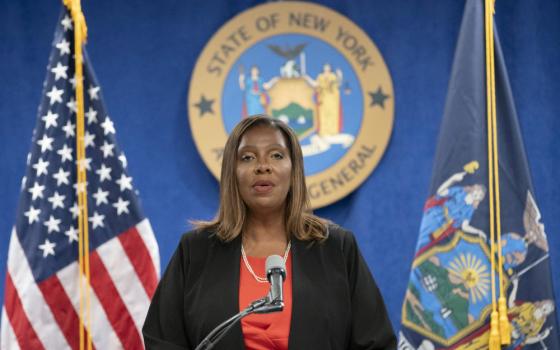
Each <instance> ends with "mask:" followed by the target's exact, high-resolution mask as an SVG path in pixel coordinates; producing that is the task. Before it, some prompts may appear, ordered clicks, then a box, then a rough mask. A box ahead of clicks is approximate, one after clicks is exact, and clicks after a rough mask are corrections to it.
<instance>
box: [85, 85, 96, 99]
mask: <svg viewBox="0 0 560 350" xmlns="http://www.w3.org/2000/svg"><path fill="white" fill-rule="evenodd" d="M98 93H99V86H90V87H89V89H88V94H89V98H90V99H92V100H99V96H97V94H98Z"/></svg>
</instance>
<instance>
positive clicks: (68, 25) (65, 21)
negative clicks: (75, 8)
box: [60, 16, 72, 32]
mask: <svg viewBox="0 0 560 350" xmlns="http://www.w3.org/2000/svg"><path fill="white" fill-rule="evenodd" d="M60 24H62V27H64V31H65V32H66V31H67V30H70V29H72V19H70V17H68V16H64V18H63V19H62V21H60Z"/></svg>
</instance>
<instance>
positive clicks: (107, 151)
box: [99, 141, 115, 158]
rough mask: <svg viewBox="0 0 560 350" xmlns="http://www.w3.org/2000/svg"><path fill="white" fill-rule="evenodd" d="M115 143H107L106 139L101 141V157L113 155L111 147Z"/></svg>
mask: <svg viewBox="0 0 560 350" xmlns="http://www.w3.org/2000/svg"><path fill="white" fill-rule="evenodd" d="M114 147H115V145H113V144H110V143H108V142H107V141H103V146H101V147H99V148H100V149H101V151H102V152H103V158H107V157H108V156H112V155H113V148H114Z"/></svg>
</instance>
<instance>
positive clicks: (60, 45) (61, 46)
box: [56, 39, 70, 56]
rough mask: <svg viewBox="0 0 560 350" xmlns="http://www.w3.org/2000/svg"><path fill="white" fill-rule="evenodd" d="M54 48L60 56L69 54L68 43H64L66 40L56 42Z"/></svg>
mask: <svg viewBox="0 0 560 350" xmlns="http://www.w3.org/2000/svg"><path fill="white" fill-rule="evenodd" d="M56 48H57V49H58V50H59V51H60V56H63V55H65V54H70V43H69V42H68V41H66V39H62V41H60V42H58V43H57V44H56Z"/></svg>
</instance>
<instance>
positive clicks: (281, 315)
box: [239, 254, 292, 350]
mask: <svg viewBox="0 0 560 350" xmlns="http://www.w3.org/2000/svg"><path fill="white" fill-rule="evenodd" d="M247 260H248V261H249V264H251V267H252V268H253V271H254V272H255V273H256V274H257V276H261V277H265V276H266V274H265V271H264V269H265V262H266V258H255V257H250V256H248V257H247ZM240 265H241V267H240V273H239V309H240V310H243V309H245V308H246V307H247V306H249V304H250V303H251V302H252V301H254V300H256V299H260V298H262V297H263V296H265V295H267V294H268V291H269V289H270V284H268V283H259V282H257V280H255V278H254V277H253V275H252V274H251V273H250V272H249V270H248V269H247V267H246V266H245V263H244V262H243V258H241V264H240ZM283 294H284V310H283V311H282V312H274V313H270V314H252V315H249V316H247V317H245V318H243V319H242V320H241V329H242V331H243V339H244V341H245V349H247V350H287V349H288V339H289V336H290V321H291V318H292V254H289V255H288V259H287V260H286V280H285V281H284V286H283Z"/></svg>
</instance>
